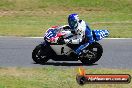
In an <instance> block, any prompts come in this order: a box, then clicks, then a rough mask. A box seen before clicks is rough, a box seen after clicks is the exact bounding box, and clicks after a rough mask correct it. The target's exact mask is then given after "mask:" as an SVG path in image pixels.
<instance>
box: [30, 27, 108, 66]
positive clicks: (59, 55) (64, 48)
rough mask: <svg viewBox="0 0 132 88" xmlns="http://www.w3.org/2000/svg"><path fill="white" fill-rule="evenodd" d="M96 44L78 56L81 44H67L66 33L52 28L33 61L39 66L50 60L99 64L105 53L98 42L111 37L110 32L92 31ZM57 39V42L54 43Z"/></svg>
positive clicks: (33, 56)
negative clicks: (77, 50) (65, 40)
mask: <svg viewBox="0 0 132 88" xmlns="http://www.w3.org/2000/svg"><path fill="white" fill-rule="evenodd" d="M92 33H93V38H94V42H93V43H92V44H90V45H89V46H88V47H86V48H85V49H84V50H83V51H82V54H81V55H80V56H78V55H76V54H75V52H74V50H73V49H74V48H76V47H78V46H80V44H65V43H63V42H61V41H63V39H64V36H65V32H62V31H61V29H60V28H59V27H58V26H54V27H51V28H49V29H48V30H47V32H46V33H45V35H44V42H42V43H41V44H39V45H38V46H36V47H35V49H34V50H33V52H32V59H33V61H35V62H36V63H38V64H45V63H46V62H47V61H48V60H49V59H52V60H54V61H78V60H80V61H81V62H82V63H83V64H93V63H95V62H97V61H98V60H99V59H100V58H101V56H102V53H103V48H102V46H101V45H100V44H99V43H98V42H97V41H99V40H101V39H103V38H105V37H107V36H108V35H109V32H108V30H92ZM55 39H57V42H56V43H54V42H55V41H56V40H55Z"/></svg>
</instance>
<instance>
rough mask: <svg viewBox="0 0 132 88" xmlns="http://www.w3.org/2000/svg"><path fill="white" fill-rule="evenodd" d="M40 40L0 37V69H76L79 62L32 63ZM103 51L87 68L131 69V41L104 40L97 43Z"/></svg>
mask: <svg viewBox="0 0 132 88" xmlns="http://www.w3.org/2000/svg"><path fill="white" fill-rule="evenodd" d="M42 41H43V39H42V38H21V37H20V38H19V37H18V38H17V37H0V67H45V66H56V67H76V66H80V65H83V64H81V62H80V61H67V62H62V61H61V62H56V61H52V60H50V61H49V62H48V63H47V64H45V65H40V64H35V63H34V62H33V61H32V50H33V49H34V47H35V46H36V45H38V44H39V43H41V42H42ZM99 43H100V44H101V45H102V46H103V49H104V53H103V55H102V57H101V59H100V60H99V61H98V62H96V63H95V64H93V65H88V66H85V67H87V68H124V69H132V39H104V40H101V41H100V42H99Z"/></svg>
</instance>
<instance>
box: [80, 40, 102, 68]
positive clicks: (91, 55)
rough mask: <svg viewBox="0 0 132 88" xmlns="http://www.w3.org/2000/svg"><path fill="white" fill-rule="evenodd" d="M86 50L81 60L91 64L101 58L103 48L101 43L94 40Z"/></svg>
mask: <svg viewBox="0 0 132 88" xmlns="http://www.w3.org/2000/svg"><path fill="white" fill-rule="evenodd" d="M86 51H87V53H86V54H84V55H83V56H82V57H81V58H80V60H81V62H82V63H83V64H87V65H90V64H93V63H95V62H97V61H98V60H99V59H100V58H101V56H102V53H103V48H102V46H101V45H100V44H99V43H97V42H94V43H92V44H91V45H89V46H88V47H87V48H86Z"/></svg>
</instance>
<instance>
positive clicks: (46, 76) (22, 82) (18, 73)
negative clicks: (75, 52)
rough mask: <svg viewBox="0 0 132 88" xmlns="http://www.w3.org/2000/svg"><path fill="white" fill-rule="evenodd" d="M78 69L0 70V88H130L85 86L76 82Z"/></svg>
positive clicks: (128, 86) (125, 87) (127, 87)
mask: <svg viewBox="0 0 132 88" xmlns="http://www.w3.org/2000/svg"><path fill="white" fill-rule="evenodd" d="M77 73H78V68H57V67H45V68H0V88H62V87H63V88H80V87H81V88H88V87H89V88H131V87H132V83H130V84H86V85H84V86H80V85H79V84H77V82H76V75H77ZM86 73H87V74H130V75H132V70H125V69H124V70H120V69H97V68H96V69H95V68H89V69H86Z"/></svg>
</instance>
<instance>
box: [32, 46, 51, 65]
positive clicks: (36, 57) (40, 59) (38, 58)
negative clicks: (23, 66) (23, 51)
mask: <svg viewBox="0 0 132 88" xmlns="http://www.w3.org/2000/svg"><path fill="white" fill-rule="evenodd" d="M47 55H48V51H47V50H46V47H45V46H43V45H42V44H40V45H38V46H36V47H35V49H34V50H33V52H32V59H33V61H35V62H36V63H38V64H44V63H46V62H47V61H48V60H49V58H48V56H47Z"/></svg>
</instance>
